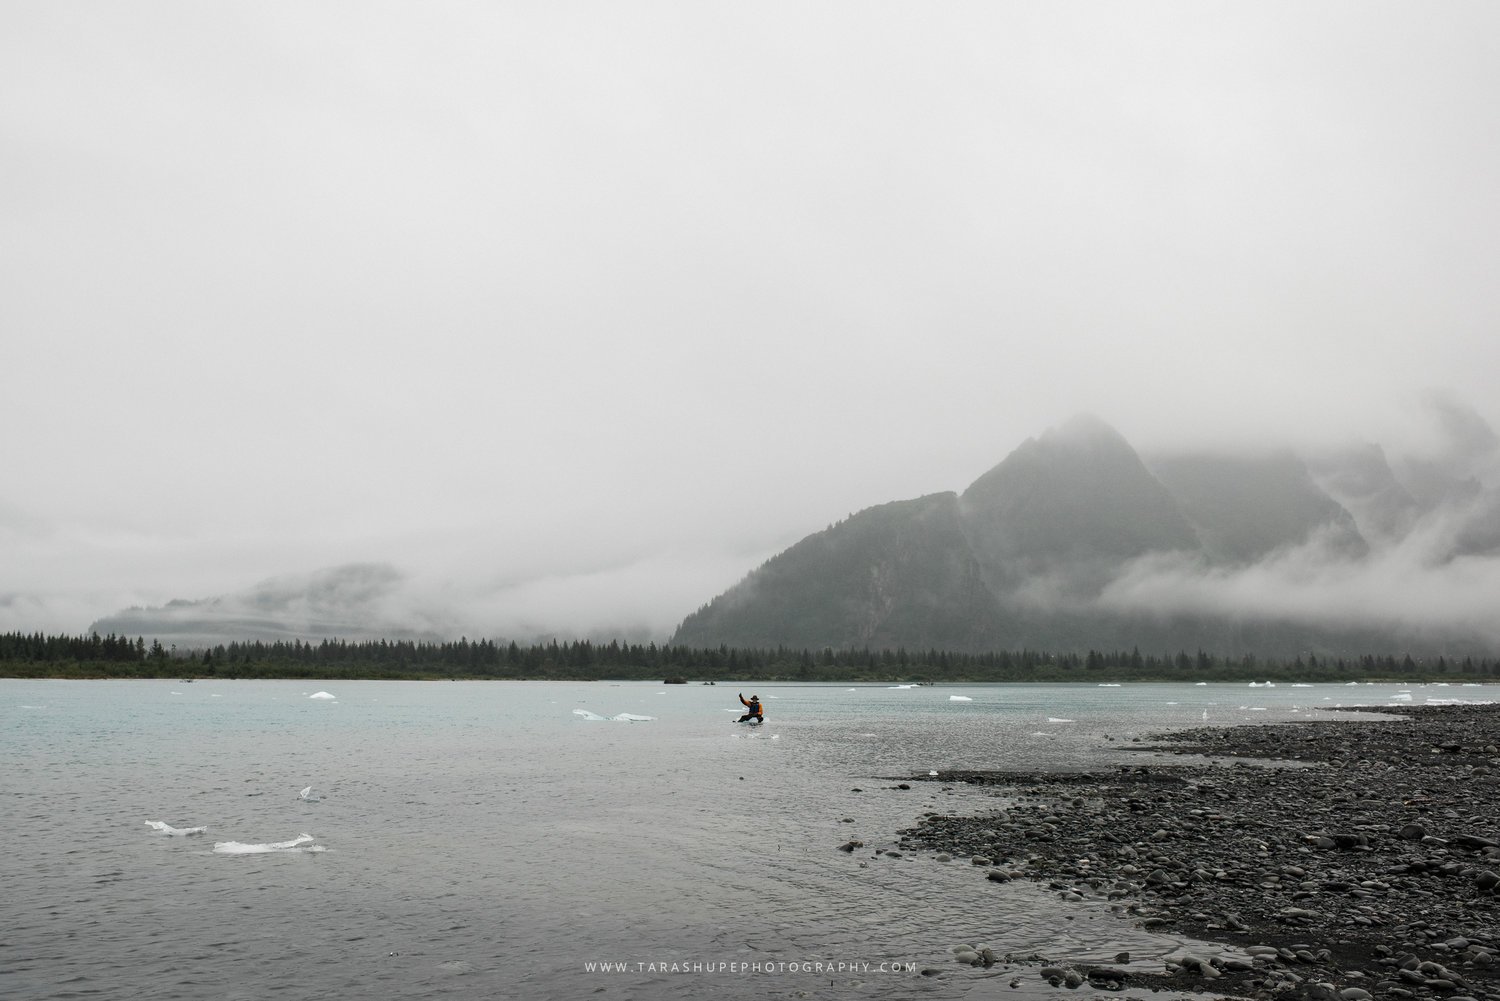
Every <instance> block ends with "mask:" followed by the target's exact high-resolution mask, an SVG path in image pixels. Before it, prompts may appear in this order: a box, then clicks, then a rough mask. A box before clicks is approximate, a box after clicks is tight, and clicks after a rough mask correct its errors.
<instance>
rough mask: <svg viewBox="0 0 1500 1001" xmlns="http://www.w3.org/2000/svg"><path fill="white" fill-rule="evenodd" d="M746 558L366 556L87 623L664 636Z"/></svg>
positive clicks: (144, 628) (394, 635) (440, 637)
mask: <svg viewBox="0 0 1500 1001" xmlns="http://www.w3.org/2000/svg"><path fill="white" fill-rule="evenodd" d="M742 561H743V558H742V557H736V556H731V555H724V554H717V555H716V554H709V553H695V554H682V553H666V554H656V555H652V556H648V557H644V558H640V559H636V560H631V561H627V562H622V563H618V564H616V565H609V566H600V567H594V568H589V569H584V570H574V571H566V572H558V573H555V574H544V575H541V576H535V577H525V578H521V579H496V578H484V577H478V578H476V577H475V576H474V575H473V574H472V572H470V571H461V572H460V571H440V570H427V571H409V570H403V569H401V568H398V567H397V566H395V565H392V564H389V563H356V564H347V565H343V566H338V567H331V568H327V569H322V570H318V571H315V572H312V573H306V574H291V575H283V576H278V577H274V578H271V579H268V580H264V581H261V582H259V583H257V584H255V585H254V586H252V587H249V588H246V589H245V590H242V591H236V592H233V593H230V594H227V595H222V596H218V597H213V598H206V599H201V600H174V601H171V602H168V603H167V604H165V605H157V606H150V607H134V608H129V609H126V610H124V611H121V612H118V613H116V614H113V615H108V616H105V617H103V618H100V619H97V620H96V621H94V622H93V623H92V624H91V625H90V626H89V629H88V631H90V632H98V633H100V634H101V635H106V634H109V633H116V634H122V635H126V636H146V637H157V638H160V639H161V641H162V642H163V643H164V644H167V645H168V646H173V645H175V646H176V647H177V648H178V649H179V650H191V649H202V648H207V647H212V646H216V645H218V644H221V643H229V642H232V641H235V640H260V641H263V642H275V641H278V640H281V641H287V642H290V641H292V640H294V639H300V640H304V641H318V640H322V639H325V638H327V639H349V640H362V639H408V640H419V641H429V642H440V641H444V640H456V639H459V638H460V637H468V638H470V639H493V640H499V641H515V642H517V643H520V644H522V645H528V644H531V643H536V642H546V641H548V640H552V639H557V640H569V639H591V640H604V641H608V640H611V639H619V640H622V641H630V642H639V643H647V642H656V643H662V642H665V641H666V639H667V637H668V636H670V635H671V631H672V629H673V627H675V625H676V624H677V622H678V621H679V620H680V619H681V617H682V615H683V614H685V610H687V609H690V608H691V607H692V606H693V604H694V603H696V602H699V601H701V600H702V596H703V595H704V594H711V593H713V592H714V591H715V590H719V589H722V588H723V587H725V586H727V585H728V584H729V583H732V582H733V580H734V579H735V577H736V575H737V574H739V573H741V572H742V566H743V562H742ZM4 610H5V609H4V606H3V605H0V613H3V612H4ZM22 611H23V612H24V611H26V610H24V609H23V610H22Z"/></svg>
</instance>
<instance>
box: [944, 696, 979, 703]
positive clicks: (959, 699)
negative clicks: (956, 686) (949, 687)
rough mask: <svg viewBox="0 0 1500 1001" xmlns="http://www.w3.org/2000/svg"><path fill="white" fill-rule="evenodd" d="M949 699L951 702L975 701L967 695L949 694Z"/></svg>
mask: <svg viewBox="0 0 1500 1001" xmlns="http://www.w3.org/2000/svg"><path fill="white" fill-rule="evenodd" d="M948 701H949V702H973V701H974V700H973V699H971V698H969V697H968V696H967V695H950V696H948Z"/></svg>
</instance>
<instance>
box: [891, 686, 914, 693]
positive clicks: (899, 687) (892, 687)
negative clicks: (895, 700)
mask: <svg viewBox="0 0 1500 1001" xmlns="http://www.w3.org/2000/svg"><path fill="white" fill-rule="evenodd" d="M916 687H917V686H916V685H890V686H889V687H887V688H886V691H888V692H894V691H896V690H898V689H901V688H916Z"/></svg>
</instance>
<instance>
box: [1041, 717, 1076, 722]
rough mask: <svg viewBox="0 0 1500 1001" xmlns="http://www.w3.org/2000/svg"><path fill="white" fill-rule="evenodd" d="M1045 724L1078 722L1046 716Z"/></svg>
mask: <svg viewBox="0 0 1500 1001" xmlns="http://www.w3.org/2000/svg"><path fill="white" fill-rule="evenodd" d="M1047 722H1048V723H1077V722H1078V721H1077V720H1076V719H1059V718H1058V717H1056V716H1048V717H1047Z"/></svg>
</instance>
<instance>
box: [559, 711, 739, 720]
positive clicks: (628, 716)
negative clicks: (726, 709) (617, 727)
mask: <svg viewBox="0 0 1500 1001" xmlns="http://www.w3.org/2000/svg"><path fill="white" fill-rule="evenodd" d="M734 711H735V710H732V709H731V710H730V712H734ZM573 715H574V716H582V717H583V718H584V719H586V720H590V721H597V722H607V723H644V722H646V721H647V720H653V719H656V717H655V716H637V715H636V714H635V713H616V714H615V715H613V716H600V715H599V714H598V713H591V712H589V711H588V710H587V709H574V710H573Z"/></svg>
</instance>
